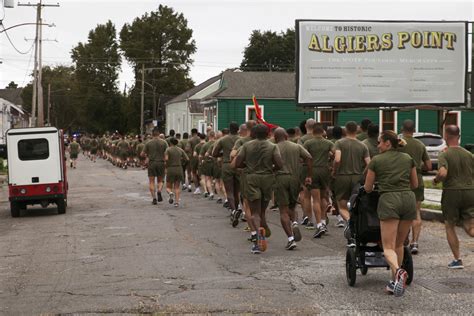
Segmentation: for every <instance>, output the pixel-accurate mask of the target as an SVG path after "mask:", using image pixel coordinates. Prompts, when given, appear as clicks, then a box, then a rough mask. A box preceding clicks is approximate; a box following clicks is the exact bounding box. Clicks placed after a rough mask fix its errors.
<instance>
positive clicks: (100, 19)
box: [0, 0, 474, 89]
mask: <svg viewBox="0 0 474 316" xmlns="http://www.w3.org/2000/svg"><path fill="white" fill-rule="evenodd" d="M1 1H3V0H0V2H1ZM15 1H17V0H15ZM28 1H31V2H33V3H34V2H35V1H36V0H26V1H20V2H21V3H27V2H28ZM38 1H39V0H38ZM43 2H44V3H47V4H56V3H57V1H43ZM473 2H474V1H473V0H440V1H428V0H407V1H405V0H376V1H363V0H345V1H340V0H330V1H323V0H311V1H309V0H305V1H301V0H286V1H269V0H244V1H231V0H207V1H204V0H203V1H201V0H174V1H144V0H142V1H140V0H128V1H124V0H94V1H92V0H81V1H77V0H61V1H59V4H60V7H59V8H56V7H51V8H45V9H44V11H43V18H44V23H54V24H55V25H56V27H54V28H48V27H45V28H44V31H43V38H44V39H46V40H57V42H55V41H46V42H44V45H43V64H44V65H58V64H65V65H71V58H70V51H71V49H72V48H73V47H74V46H76V45H77V43H78V42H85V41H87V35H88V32H89V31H90V30H91V29H93V28H94V27H95V26H96V25H97V24H103V23H105V22H106V21H107V20H109V19H110V20H111V21H112V22H113V23H114V24H115V26H116V29H117V32H119V31H120V29H121V28H122V26H123V24H124V23H131V22H132V21H133V19H135V18H136V17H139V16H141V15H143V14H144V13H145V12H149V11H152V10H156V9H157V8H158V5H159V4H160V3H161V4H165V5H168V6H170V7H172V8H174V10H175V11H177V12H181V13H183V14H184V16H185V18H186V19H187V20H188V24H189V27H190V28H191V29H193V31H194V33H193V38H194V39H195V40H196V45H197V52H196V53H195V54H194V55H193V56H192V58H193V59H194V65H193V66H192V68H191V77H192V79H193V80H194V81H195V83H196V84H198V83H201V82H203V81H205V80H206V79H208V78H210V77H212V76H215V75H217V74H219V73H220V72H221V71H223V70H225V69H227V68H231V67H238V66H239V65H240V62H241V60H242V56H243V50H244V48H245V46H246V45H247V44H248V40H249V36H250V34H251V32H252V30H262V31H263V30H272V31H278V32H279V31H283V30H286V29H287V28H293V27H294V25H295V19H354V20H364V19H370V20H463V21H473V20H474V5H473ZM1 16H3V12H2V11H0V17H1ZM35 17H36V14H35V10H34V9H33V8H30V7H18V6H17V5H16V3H15V8H13V9H5V17H4V20H3V24H4V25H5V27H9V26H12V25H15V24H19V23H25V22H34V21H35ZM8 34H9V35H10V37H11V39H12V41H13V43H14V44H15V46H16V47H17V48H18V50H20V51H22V52H28V51H29V49H30V48H31V45H32V42H31V41H25V38H26V39H33V38H34V34H35V28H34V26H26V27H19V28H15V29H12V30H10V31H9V32H8ZM469 51H471V50H469ZM32 56H33V50H30V51H29V53H27V54H24V55H22V54H19V53H17V52H16V51H15V50H14V49H13V48H12V46H11V45H10V43H9V42H8V41H7V38H6V36H5V34H4V33H0V61H2V62H3V63H2V64H0V88H3V87H5V86H6V85H7V84H8V83H9V82H10V81H15V82H16V83H18V84H19V85H20V86H24V85H25V84H27V83H28V82H29V81H31V76H30V74H31V72H32V69H33V58H32ZM125 82H127V84H128V85H129V86H130V84H131V83H132V82H133V74H132V72H131V68H130V67H129V66H128V65H127V63H126V61H124V63H123V65H122V73H121V75H120V83H119V87H120V89H122V88H123V86H124V83H125Z"/></svg>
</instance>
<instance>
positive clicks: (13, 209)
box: [10, 202, 21, 217]
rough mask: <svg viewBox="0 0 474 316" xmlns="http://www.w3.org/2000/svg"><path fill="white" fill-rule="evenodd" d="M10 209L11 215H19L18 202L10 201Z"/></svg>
mask: <svg viewBox="0 0 474 316" xmlns="http://www.w3.org/2000/svg"><path fill="white" fill-rule="evenodd" d="M10 211H11V214H12V217H20V211H21V210H20V203H18V202H10Z"/></svg>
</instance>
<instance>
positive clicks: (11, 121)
mask: <svg viewBox="0 0 474 316" xmlns="http://www.w3.org/2000/svg"><path fill="white" fill-rule="evenodd" d="M20 127H28V115H27V114H26V113H25V112H24V111H23V110H22V108H20V107H19V106H16V105H15V104H13V103H11V102H10V101H8V100H5V99H3V98H0V131H1V135H0V144H5V141H6V138H5V134H6V132H7V130H9V129H10V128H20Z"/></svg>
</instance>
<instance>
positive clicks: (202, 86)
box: [166, 74, 221, 105]
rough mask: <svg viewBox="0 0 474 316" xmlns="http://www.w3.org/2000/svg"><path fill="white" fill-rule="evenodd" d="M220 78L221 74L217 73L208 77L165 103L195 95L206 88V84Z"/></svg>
mask: <svg viewBox="0 0 474 316" xmlns="http://www.w3.org/2000/svg"><path fill="white" fill-rule="evenodd" d="M220 78H221V75H220V74H219V75H217V76H214V77H212V78H210V79H207V80H206V81H204V82H203V83H201V84H199V85H197V86H195V87H194V88H191V89H189V90H187V91H185V92H183V93H181V94H180V95H178V96H176V97H174V98H173V99H171V100H170V101H168V102H166V105H168V104H172V103H177V102H182V101H185V100H186V99H189V98H191V97H192V96H193V95H195V94H196V93H198V92H199V91H201V90H203V89H205V88H207V87H208V86H210V85H211V84H213V83H214V82H216V81H218V80H219V79H220Z"/></svg>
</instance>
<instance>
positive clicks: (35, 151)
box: [18, 138, 49, 160]
mask: <svg viewBox="0 0 474 316" xmlns="http://www.w3.org/2000/svg"><path fill="white" fill-rule="evenodd" d="M18 157H19V158H20V160H44V159H48V158H49V144H48V140H47V139H45V138H35V139H22V140H20V141H19V142H18Z"/></svg>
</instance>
